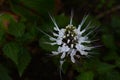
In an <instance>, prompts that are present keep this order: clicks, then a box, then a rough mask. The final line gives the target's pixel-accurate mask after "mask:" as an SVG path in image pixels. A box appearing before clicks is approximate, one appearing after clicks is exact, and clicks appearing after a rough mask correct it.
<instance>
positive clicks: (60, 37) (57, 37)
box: [43, 14, 95, 65]
mask: <svg viewBox="0 0 120 80" xmlns="http://www.w3.org/2000/svg"><path fill="white" fill-rule="evenodd" d="M87 17H88V16H85V17H84V18H83V20H82V22H81V23H80V24H79V25H78V27H75V26H74V25H73V24H72V18H73V14H72V15H71V19H70V23H69V24H68V25H67V26H66V27H65V28H61V29H60V28H59V27H58V25H57V23H56V21H55V19H54V18H53V17H51V16H50V18H51V20H52V21H53V23H54V25H55V27H54V32H52V34H53V36H50V35H48V34H46V33H45V34H46V35H47V36H48V37H49V39H50V40H51V42H49V43H48V44H50V45H52V46H54V45H58V49H57V50H56V51H52V53H53V55H59V54H60V55H61V57H60V59H61V60H60V65H62V64H63V63H64V61H65V58H66V57H70V59H71V61H72V62H73V63H75V62H76V58H80V57H81V56H83V55H84V56H88V54H89V52H90V50H92V49H93V48H95V46H93V47H90V46H87V45H84V44H83V43H87V44H89V43H91V42H93V41H90V40H89V38H88V35H89V34H91V33H92V31H91V32H88V33H87V34H86V31H87V30H88V27H89V26H90V23H89V24H88V25H87V26H86V27H85V28H84V29H81V27H82V26H83V24H84V23H85V21H86V19H87ZM43 33H44V32H43ZM85 34H86V35H85ZM75 56H76V57H75Z"/></svg>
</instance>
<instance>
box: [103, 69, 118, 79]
mask: <svg viewBox="0 0 120 80" xmlns="http://www.w3.org/2000/svg"><path fill="white" fill-rule="evenodd" d="M105 80H120V72H118V71H115V70H113V71H111V72H108V73H107V74H106V76H105Z"/></svg>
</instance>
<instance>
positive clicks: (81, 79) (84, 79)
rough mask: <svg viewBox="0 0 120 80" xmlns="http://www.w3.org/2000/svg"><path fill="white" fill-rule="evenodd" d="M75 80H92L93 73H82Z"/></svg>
mask: <svg viewBox="0 0 120 80" xmlns="http://www.w3.org/2000/svg"><path fill="white" fill-rule="evenodd" d="M76 80H94V73H93V72H91V71H88V72H82V73H81V74H80V75H79V76H78V77H76Z"/></svg>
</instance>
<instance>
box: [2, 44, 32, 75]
mask: <svg viewBox="0 0 120 80" xmlns="http://www.w3.org/2000/svg"><path fill="white" fill-rule="evenodd" d="M3 52H4V54H5V55H6V56H7V57H8V58H10V59H11V60H12V61H13V62H14V63H15V64H16V66H17V69H18V72H19V75H20V76H22V74H23V72H24V70H25V69H26V67H27V65H28V64H29V62H30V60H31V57H30V54H29V53H28V52H27V50H26V49H25V48H23V47H21V46H19V45H18V44H16V43H14V42H11V43H8V44H6V45H5V46H4V47H3Z"/></svg>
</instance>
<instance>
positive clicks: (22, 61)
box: [17, 48, 31, 76]
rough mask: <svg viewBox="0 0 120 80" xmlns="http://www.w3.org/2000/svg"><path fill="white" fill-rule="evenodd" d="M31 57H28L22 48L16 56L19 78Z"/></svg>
mask: <svg viewBox="0 0 120 80" xmlns="http://www.w3.org/2000/svg"><path fill="white" fill-rule="evenodd" d="M30 60H31V56H30V55H29V53H28V51H27V50H26V49H24V48H21V50H20V53H19V54H18V65H17V68H18V71H19V74H20V76H22V74H23V72H24V70H25V69H26V67H27V66H28V64H29V63H30Z"/></svg>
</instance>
